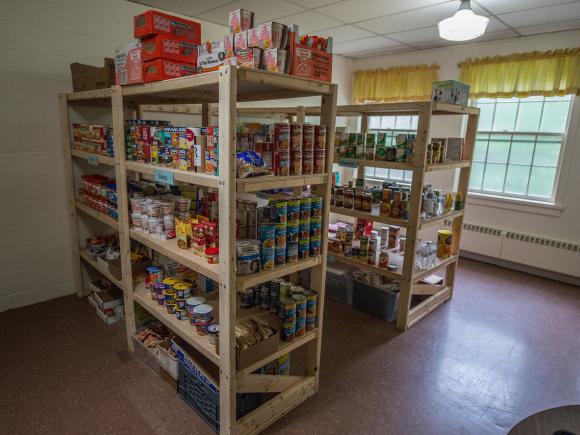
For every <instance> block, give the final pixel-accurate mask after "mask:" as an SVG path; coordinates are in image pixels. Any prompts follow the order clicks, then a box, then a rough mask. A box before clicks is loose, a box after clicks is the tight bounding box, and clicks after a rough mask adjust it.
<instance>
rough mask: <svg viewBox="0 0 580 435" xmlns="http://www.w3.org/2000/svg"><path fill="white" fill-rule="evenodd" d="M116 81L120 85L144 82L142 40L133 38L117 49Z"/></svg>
mask: <svg viewBox="0 0 580 435" xmlns="http://www.w3.org/2000/svg"><path fill="white" fill-rule="evenodd" d="M115 82H116V83H117V84H118V85H132V84H135V83H143V59H142V57H141V41H139V40H138V39H133V40H132V41H130V42H127V43H125V44H123V45H121V46H119V47H117V49H116V50H115Z"/></svg>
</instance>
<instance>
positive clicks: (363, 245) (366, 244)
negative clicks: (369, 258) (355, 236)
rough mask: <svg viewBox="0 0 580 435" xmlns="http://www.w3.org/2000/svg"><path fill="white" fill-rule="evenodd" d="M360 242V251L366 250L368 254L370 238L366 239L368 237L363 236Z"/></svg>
mask: <svg viewBox="0 0 580 435" xmlns="http://www.w3.org/2000/svg"><path fill="white" fill-rule="evenodd" d="M359 241H360V245H359V246H360V250H361V251H363V250H364V251H365V252H366V251H367V250H368V249H369V238H368V237H366V236H362V237H361V238H360V239H359Z"/></svg>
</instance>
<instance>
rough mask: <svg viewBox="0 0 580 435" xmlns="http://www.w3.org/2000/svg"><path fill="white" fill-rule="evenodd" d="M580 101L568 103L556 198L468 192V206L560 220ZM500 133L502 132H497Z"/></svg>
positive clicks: (579, 120)
mask: <svg viewBox="0 0 580 435" xmlns="http://www.w3.org/2000/svg"><path fill="white" fill-rule="evenodd" d="M578 98H579V97H577V96H572V100H571V102H570V104H571V106H570V111H569V112H568V120H567V123H566V133H565V134H564V141H563V142H562V151H561V152H560V161H559V162H558V167H557V170H556V179H555V181H554V184H555V186H556V187H555V191H556V195H555V196H554V198H553V199H552V200H551V201H550V200H548V201H535V200H533V199H530V198H518V197H510V196H507V195H493V194H490V193H483V192H472V191H468V194H467V196H468V200H469V203H470V204H474V205H480V206H487V207H495V208H501V209H506V210H514V211H522V212H526V213H534V214H541V215H546V216H560V215H561V214H562V213H563V212H564V206H563V205H562V204H563V199H564V196H565V192H566V185H567V180H568V175H569V174H570V170H571V165H572V155H573V151H574V150H573V148H574V147H573V146H570V145H568V144H575V143H576V142H577V140H580V137H577V134H576V133H577V131H576V130H580V128H578V129H573V128H571V127H573V126H575V125H578V124H579V123H580V104H577V103H578V101H577V99H578ZM462 124H463V125H462V131H463V136H465V131H466V129H467V120H466V119H464V120H463V122H462ZM498 133H501V132H498ZM458 179H459V171H456V175H455V183H457V181H458Z"/></svg>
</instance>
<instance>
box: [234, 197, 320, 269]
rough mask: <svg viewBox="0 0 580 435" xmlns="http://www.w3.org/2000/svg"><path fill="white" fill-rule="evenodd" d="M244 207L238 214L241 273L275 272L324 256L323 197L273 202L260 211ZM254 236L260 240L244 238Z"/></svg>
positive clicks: (239, 267) (238, 245)
mask: <svg viewBox="0 0 580 435" xmlns="http://www.w3.org/2000/svg"><path fill="white" fill-rule="evenodd" d="M246 203H247V201H246ZM240 205H242V204H238V207H240ZM243 206H245V207H246V208H238V210H237V213H236V214H237V221H238V238H239V240H238V241H237V251H238V274H240V275H246V274H249V273H255V272H258V271H259V270H272V269H274V268H275V267H277V266H283V265H284V264H286V263H294V262H296V261H298V260H299V259H305V258H308V257H316V256H319V255H320V251H321V236H322V197H320V196H314V197H302V198H290V199H287V200H286V199H285V200H272V201H271V202H270V204H268V205H267V206H265V207H258V208H252V207H251V206H250V205H249V204H243ZM250 211H251V215H252V218H251V219H250V218H249V216H250V214H249V213H250ZM254 216H255V219H254ZM258 222H260V224H258ZM243 224H245V225H243ZM254 234H257V237H256V238H253V239H252V238H242V236H249V235H254Z"/></svg>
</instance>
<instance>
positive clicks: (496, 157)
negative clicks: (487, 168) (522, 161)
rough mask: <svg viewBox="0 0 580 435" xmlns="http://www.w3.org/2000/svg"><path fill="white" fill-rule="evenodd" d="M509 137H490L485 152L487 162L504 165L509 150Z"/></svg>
mask: <svg viewBox="0 0 580 435" xmlns="http://www.w3.org/2000/svg"><path fill="white" fill-rule="evenodd" d="M510 139H511V135H500V134H496V135H491V140H490V141H489V147H488V150H487V161H488V162H493V163H506V162H507V159H508V154H509V150H510Z"/></svg>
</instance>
